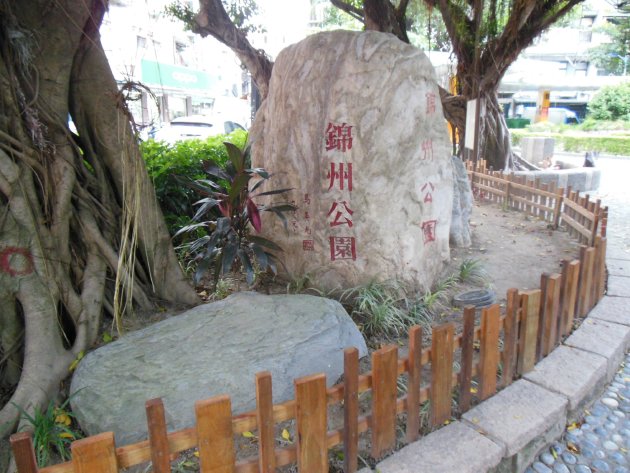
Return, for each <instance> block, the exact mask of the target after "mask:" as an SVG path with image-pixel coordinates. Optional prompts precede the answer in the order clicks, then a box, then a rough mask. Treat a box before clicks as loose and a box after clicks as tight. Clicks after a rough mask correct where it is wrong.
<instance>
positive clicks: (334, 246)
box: [329, 237, 357, 261]
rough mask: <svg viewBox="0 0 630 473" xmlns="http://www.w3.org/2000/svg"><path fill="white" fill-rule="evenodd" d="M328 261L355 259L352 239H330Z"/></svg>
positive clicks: (354, 244)
mask: <svg viewBox="0 0 630 473" xmlns="http://www.w3.org/2000/svg"><path fill="white" fill-rule="evenodd" d="M329 240H330V261H336V260H344V259H346V260H353V261H355V260H356V259H357V251H356V242H355V238H354V237H330V238H329Z"/></svg>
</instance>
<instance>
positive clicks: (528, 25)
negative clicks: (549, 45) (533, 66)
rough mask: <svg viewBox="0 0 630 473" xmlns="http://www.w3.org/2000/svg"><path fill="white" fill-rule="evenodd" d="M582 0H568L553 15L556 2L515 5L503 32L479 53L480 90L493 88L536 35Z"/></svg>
mask: <svg viewBox="0 0 630 473" xmlns="http://www.w3.org/2000/svg"><path fill="white" fill-rule="evenodd" d="M583 1H584V0H568V1H567V2H566V4H565V5H564V6H562V7H561V8H559V9H558V10H557V11H556V12H554V13H553V14H550V12H551V11H552V10H553V7H555V6H557V5H558V0H550V1H547V2H544V3H540V2H538V1H537V0H527V2H517V3H518V6H519V7H520V8H518V9H517V8H516V7H515V9H514V10H513V11H512V14H511V15H510V18H509V19H508V23H507V25H506V27H505V29H504V30H503V33H502V34H501V35H500V36H499V37H497V38H496V39H494V40H492V41H490V42H489V43H488V45H487V46H486V48H485V50H484V53H483V54H482V58H481V70H482V71H484V76H483V78H482V81H481V87H482V89H483V90H490V89H493V88H495V87H496V85H497V84H498V83H499V82H500V81H501V78H502V77H503V75H504V74H505V72H506V71H507V69H508V68H509V67H510V65H511V64H512V63H513V62H514V61H515V60H516V58H517V57H518V56H519V54H520V53H521V52H522V51H523V50H524V49H525V48H527V47H528V46H530V45H531V44H532V43H533V41H534V39H536V37H537V36H538V35H540V34H541V33H542V32H543V31H545V30H546V29H547V28H549V26H551V25H552V24H553V23H554V22H556V21H558V20H559V19H560V18H562V17H563V16H564V15H566V14H567V13H568V12H569V11H570V10H571V9H572V8H573V7H574V6H576V5H577V4H579V3H582V2H583Z"/></svg>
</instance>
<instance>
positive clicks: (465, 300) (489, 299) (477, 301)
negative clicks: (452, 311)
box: [453, 289, 496, 307]
mask: <svg viewBox="0 0 630 473" xmlns="http://www.w3.org/2000/svg"><path fill="white" fill-rule="evenodd" d="M495 300H496V297H495V294H494V291H491V290H490V289H478V290H476V291H468V292H462V293H460V294H457V295H456V296H455V297H453V305H455V306H456V307H464V306H467V305H474V306H475V307H487V306H489V305H492V304H494V301H495Z"/></svg>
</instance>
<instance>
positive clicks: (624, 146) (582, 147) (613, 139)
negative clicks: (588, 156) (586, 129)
mask: <svg viewBox="0 0 630 473" xmlns="http://www.w3.org/2000/svg"><path fill="white" fill-rule="evenodd" d="M562 141H563V143H562V144H563V147H564V150H565V151H573V152H586V151H600V152H603V153H608V154H619V155H624V156H630V137H624V136H565V137H563V139H562Z"/></svg>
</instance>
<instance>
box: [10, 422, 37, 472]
mask: <svg viewBox="0 0 630 473" xmlns="http://www.w3.org/2000/svg"><path fill="white" fill-rule="evenodd" d="M10 442H11V450H13V456H14V457H15V465H16V466H17V471H18V473H37V460H36V459H35V449H34V448H33V439H32V438H31V434H30V432H18V433H17V434H13V435H11V440H10Z"/></svg>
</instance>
